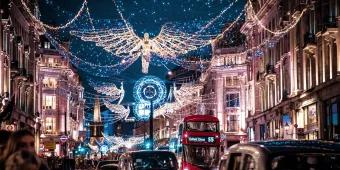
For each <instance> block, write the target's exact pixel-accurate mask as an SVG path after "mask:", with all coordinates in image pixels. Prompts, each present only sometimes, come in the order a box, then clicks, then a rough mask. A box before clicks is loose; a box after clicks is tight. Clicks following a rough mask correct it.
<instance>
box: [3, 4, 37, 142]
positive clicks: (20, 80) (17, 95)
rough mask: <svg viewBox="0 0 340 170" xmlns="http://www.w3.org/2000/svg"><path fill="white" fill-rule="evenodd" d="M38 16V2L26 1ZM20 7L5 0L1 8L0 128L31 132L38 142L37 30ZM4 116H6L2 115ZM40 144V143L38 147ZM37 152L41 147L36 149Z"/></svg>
mask: <svg viewBox="0 0 340 170" xmlns="http://www.w3.org/2000/svg"><path fill="white" fill-rule="evenodd" d="M26 3H27V4H29V6H30V7H31V10H32V11H34V13H35V14H36V15H37V16H38V14H39V11H38V10H37V8H36V6H37V2H36V1H26ZM28 16H29V15H28V14H27V12H26V11H25V10H23V8H22V6H21V2H20V0H11V1H9V0H3V1H1V5H0V22H1V23H0V96H1V111H4V108H5V107H6V106H8V105H10V109H9V110H10V111H9V110H7V111H6V113H3V112H2V113H1V114H2V115H1V117H2V120H1V128H2V129H7V130H11V131H15V130H18V129H23V128H25V129H29V130H31V131H32V132H34V133H35V134H36V139H37V140H38V139H39V129H40V124H39V121H38V119H39V112H38V108H37V103H36V101H35V100H34V98H35V96H36V95H37V93H36V91H35V90H34V88H35V87H36V82H35V81H34V80H35V71H36V68H35V64H36V60H35V59H36V58H37V56H39V42H40V39H39V38H40V35H41V34H42V33H43V31H42V30H43V28H41V27H39V26H37V25H36V24H35V23H34V21H33V19H32V18H30V17H28ZM3 114H5V115H3ZM37 144H38V143H37ZM37 148H38V145H37Z"/></svg>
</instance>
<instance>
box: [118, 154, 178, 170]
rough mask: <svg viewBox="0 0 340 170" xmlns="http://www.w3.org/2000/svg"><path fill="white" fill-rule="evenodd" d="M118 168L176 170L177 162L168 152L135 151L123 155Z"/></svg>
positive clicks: (173, 155)
mask: <svg viewBox="0 0 340 170" xmlns="http://www.w3.org/2000/svg"><path fill="white" fill-rule="evenodd" d="M118 166H119V169H129V170H130V169H131V170H148V169H150V170H152V169H155V170H156V169H157V170H177V169H178V162H177V159H176V156H175V154H174V153H172V152H169V151H136V152H128V153H125V154H123V155H122V156H121V157H120V159H119V164H118Z"/></svg>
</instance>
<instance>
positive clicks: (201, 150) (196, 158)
mask: <svg viewBox="0 0 340 170" xmlns="http://www.w3.org/2000/svg"><path fill="white" fill-rule="evenodd" d="M184 157H185V158H184V160H185V161H186V162H188V163H190V164H192V165H195V166H199V167H201V168H213V167H216V166H217V164H218V160H219V153H218V147H216V146H192V145H185V146H184Z"/></svg>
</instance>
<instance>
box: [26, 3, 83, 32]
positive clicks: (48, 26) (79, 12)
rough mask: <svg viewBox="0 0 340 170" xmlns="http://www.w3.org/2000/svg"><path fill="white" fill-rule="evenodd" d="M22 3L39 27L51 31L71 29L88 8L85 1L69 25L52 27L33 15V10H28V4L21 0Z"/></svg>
mask: <svg viewBox="0 0 340 170" xmlns="http://www.w3.org/2000/svg"><path fill="white" fill-rule="evenodd" d="M21 3H22V5H23V7H24V9H25V10H26V11H27V13H28V14H29V15H30V17H31V18H33V20H34V21H35V22H37V23H39V25H42V26H44V27H46V28H48V29H51V30H60V29H64V28H67V27H69V26H70V25H71V24H73V23H74V22H75V21H76V20H77V19H78V18H79V17H80V15H81V14H82V12H83V11H84V9H85V8H87V1H86V0H84V2H83V4H82V6H81V8H80V9H79V11H78V12H77V14H76V15H75V16H74V17H73V18H72V19H70V20H69V21H68V22H67V23H65V24H63V25H61V26H51V25H48V24H45V23H43V22H42V21H40V20H39V19H38V18H37V17H36V16H35V15H33V14H32V12H31V10H30V9H29V8H28V6H27V5H26V3H25V2H24V0H21Z"/></svg>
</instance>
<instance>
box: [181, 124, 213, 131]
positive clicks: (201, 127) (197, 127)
mask: <svg viewBox="0 0 340 170" xmlns="http://www.w3.org/2000/svg"><path fill="white" fill-rule="evenodd" d="M185 129H186V130H187V131H197V132H218V123H217V122H187V123H186V127H185Z"/></svg>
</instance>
